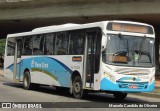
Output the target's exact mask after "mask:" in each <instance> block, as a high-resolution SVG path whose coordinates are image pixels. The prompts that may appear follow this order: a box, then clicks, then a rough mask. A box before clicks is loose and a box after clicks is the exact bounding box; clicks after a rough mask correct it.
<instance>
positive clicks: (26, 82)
mask: <svg viewBox="0 0 160 111" xmlns="http://www.w3.org/2000/svg"><path fill="white" fill-rule="evenodd" d="M31 86H32V85H31V77H30V74H29V72H28V71H26V72H25V73H24V77H23V88H24V89H26V90H30V89H31Z"/></svg>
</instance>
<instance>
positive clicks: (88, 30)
mask: <svg viewBox="0 0 160 111" xmlns="http://www.w3.org/2000/svg"><path fill="white" fill-rule="evenodd" d="M154 38H155V33H154V30H153V27H152V26H151V25H148V24H144V23H138V22H129V21H102V22H95V23H88V24H64V25H59V26H49V27H42V28H37V29H34V30H32V31H30V32H24V33H17V34H9V35H8V36H7V42H6V49H5V61H4V75H5V77H7V78H9V79H11V80H14V81H18V82H23V83H24V88H25V89H29V88H30V87H31V86H33V85H34V86H35V84H45V85H52V86H58V87H66V88H70V92H71V93H73V94H74V96H75V97H76V98H81V97H82V96H83V94H84V91H88V90H90V91H105V92H110V93H113V94H114V96H115V97H116V98H125V97H126V95H127V93H130V92H131V93H134V92H150V91H152V90H153V89H154V81H155V78H154V76H155V66H154ZM120 95H122V96H120Z"/></svg>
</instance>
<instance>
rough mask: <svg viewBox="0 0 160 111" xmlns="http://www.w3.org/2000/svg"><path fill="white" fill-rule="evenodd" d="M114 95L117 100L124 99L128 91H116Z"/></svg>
mask: <svg viewBox="0 0 160 111" xmlns="http://www.w3.org/2000/svg"><path fill="white" fill-rule="evenodd" d="M113 95H114V98H115V99H116V100H123V99H125V98H126V97H127V93H123V92H116V93H114V94H113Z"/></svg>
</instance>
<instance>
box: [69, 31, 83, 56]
mask: <svg viewBox="0 0 160 111" xmlns="http://www.w3.org/2000/svg"><path fill="white" fill-rule="evenodd" d="M84 37H85V32H84V31H72V32H71V36H70V45H69V54H71V55H83V53H84Z"/></svg>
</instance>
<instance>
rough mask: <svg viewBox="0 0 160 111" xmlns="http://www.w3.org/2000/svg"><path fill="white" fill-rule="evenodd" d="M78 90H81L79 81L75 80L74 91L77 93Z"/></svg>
mask: <svg viewBox="0 0 160 111" xmlns="http://www.w3.org/2000/svg"><path fill="white" fill-rule="evenodd" d="M80 90H81V85H80V84H79V82H76V84H75V92H76V93H79V92H80Z"/></svg>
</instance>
